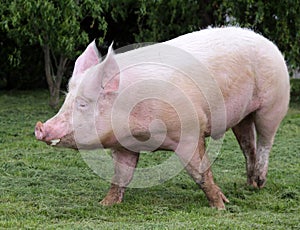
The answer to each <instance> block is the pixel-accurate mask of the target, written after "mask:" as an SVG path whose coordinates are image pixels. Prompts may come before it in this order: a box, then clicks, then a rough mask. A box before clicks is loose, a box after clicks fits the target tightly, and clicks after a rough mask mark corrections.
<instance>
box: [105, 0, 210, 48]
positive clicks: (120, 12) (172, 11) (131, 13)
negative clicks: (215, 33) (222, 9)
mask: <svg viewBox="0 0 300 230" xmlns="http://www.w3.org/2000/svg"><path fill="white" fill-rule="evenodd" d="M110 5H111V14H112V18H113V19H114V20H115V21H126V23H130V20H134V24H132V26H135V30H134V31H133V33H134V38H135V42H160V41H165V40H169V39H171V38H174V37H176V36H179V35H182V34H185V33H188V32H192V31H195V30H199V28H203V27H206V26H208V25H209V24H212V23H213V20H212V4H207V1H204V0H198V1H182V0H171V1H164V0H151V1H147V0H138V1H134V0H129V1H116V0H115V1H111V3H110Z"/></svg>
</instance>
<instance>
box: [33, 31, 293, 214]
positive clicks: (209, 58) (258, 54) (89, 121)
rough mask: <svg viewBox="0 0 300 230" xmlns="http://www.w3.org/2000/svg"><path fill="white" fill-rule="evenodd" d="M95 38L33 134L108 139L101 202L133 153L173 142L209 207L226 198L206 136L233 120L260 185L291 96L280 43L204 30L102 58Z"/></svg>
mask: <svg viewBox="0 0 300 230" xmlns="http://www.w3.org/2000/svg"><path fill="white" fill-rule="evenodd" d="M100 59H101V58H100V56H99V54H98V51H97V48H96V46H95V43H94V42H92V43H91V44H90V45H89V46H88V47H87V48H86V50H85V51H84V52H83V53H82V54H81V56H80V57H78V59H77V60H76V63H75V68H74V72H73V76H72V78H71V80H70V82H69V93H68V94H67V96H66V99H65V102H64V104H63V106H62V108H61V109H60V111H59V112H58V114H57V115H56V116H54V117H53V118H51V119H49V120H48V121H47V122H45V123H44V124H43V123H41V122H38V123H37V124H36V127H35V135H36V138H37V139H38V140H41V141H44V142H46V143H47V144H51V145H53V146H63V147H69V148H74V149H97V148H111V149H112V157H113V160H114V164H115V174H114V176H113V179H112V184H111V188H110V190H109V192H108V194H107V195H106V197H105V198H104V199H103V200H102V201H101V204H102V205H112V204H115V203H120V202H121V201H122V199H123V196H124V192H125V188H126V187H127V186H128V185H129V183H130V181H131V180H132V177H133V174H134V170H135V168H136V165H137V162H138V158H139V152H140V151H142V150H148V151H156V150H159V149H166V150H172V151H175V153H176V154H177V156H178V157H179V159H180V160H181V162H182V163H183V165H184V167H185V169H186V170H187V172H188V173H189V174H190V175H191V177H192V178H193V179H194V180H195V182H196V183H197V184H198V185H199V186H200V188H201V189H202V190H203V191H204V193H205V195H206V197H207V199H208V201H209V204H210V206H212V207H216V208H218V209H224V208H225V206H224V202H228V200H227V198H226V197H225V196H224V195H223V193H222V192H221V190H220V188H219V187H218V186H217V185H216V184H215V183H214V180H213V175H212V172H211V169H210V163H209V159H208V157H207V156H206V154H205V138H206V137H212V138H213V139H218V138H220V137H221V136H222V135H223V134H224V133H225V132H226V131H227V130H228V129H230V128H232V130H233V132H234V134H235V136H236V138H237V140H238V142H239V144H240V147H241V149H242V151H243V153H244V156H245V158H246V170H247V177H248V180H247V182H248V184H250V185H252V186H254V187H258V188H261V187H263V186H264V185H265V182H266V175H267V170H268V159H269V153H270V150H271V147H272V144H273V141H274V136H275V133H276V131H277V129H278V127H279V124H280V122H281V120H282V119H283V117H284V116H285V114H286V112H287V109H288V103H289V75H288V71H287V67H286V64H285V61H284V59H283V57H282V55H281V53H280V51H279V50H278V49H277V47H276V46H275V45H274V44H273V43H272V42H270V41H269V40H267V39H266V38H264V37H262V36H261V35H258V34H256V33H254V32H252V31H250V30H247V29H241V28H235V27H228V28H215V29H205V30H201V31H198V32H194V33H190V34H186V35H183V36H180V37H178V38H175V39H173V40H170V41H167V42H164V43H159V44H155V45H151V46H148V47H143V48H139V49H136V50H132V51H128V52H125V53H122V54H115V53H114V51H113V50H112V47H110V48H109V50H108V54H107V56H106V58H105V59H104V60H103V61H102V62H100V61H101V60H100Z"/></svg>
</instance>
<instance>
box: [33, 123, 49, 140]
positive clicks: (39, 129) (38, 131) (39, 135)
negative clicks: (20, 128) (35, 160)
mask: <svg viewBox="0 0 300 230" xmlns="http://www.w3.org/2000/svg"><path fill="white" fill-rule="evenodd" d="M34 133H35V137H36V139H38V140H40V141H41V140H43V139H44V138H45V136H46V133H45V128H44V125H43V123H42V122H40V121H38V122H37V123H36V125H35V130H34Z"/></svg>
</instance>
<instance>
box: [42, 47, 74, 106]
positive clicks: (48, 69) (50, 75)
mask: <svg viewBox="0 0 300 230" xmlns="http://www.w3.org/2000/svg"><path fill="white" fill-rule="evenodd" d="M43 50H44V60H45V74H46V79H47V83H48V87H49V91H50V101H49V105H50V106H51V107H52V108H57V107H58V104H59V93H60V86H61V81H62V78H63V75H64V72H65V67H66V64H67V61H68V59H67V58H65V57H63V56H60V59H59V63H58V64H56V63H55V69H56V70H57V72H56V74H55V73H54V70H53V65H52V61H51V57H50V48H49V45H45V46H44V47H43Z"/></svg>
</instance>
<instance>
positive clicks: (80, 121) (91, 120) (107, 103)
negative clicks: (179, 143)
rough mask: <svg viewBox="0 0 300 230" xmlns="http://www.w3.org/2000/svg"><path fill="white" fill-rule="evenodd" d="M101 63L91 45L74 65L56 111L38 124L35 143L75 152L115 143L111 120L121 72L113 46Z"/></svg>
mask: <svg viewBox="0 0 300 230" xmlns="http://www.w3.org/2000/svg"><path fill="white" fill-rule="evenodd" d="M100 61H101V58H100V56H99V54H98V50H97V47H96V45H95V42H92V43H91V44H90V45H89V46H88V47H87V48H86V50H85V51H84V52H83V53H82V54H81V55H80V56H79V57H78V59H77V60H76V62H75V67H74V71H73V75H72V77H71V79H70V81H69V92H68V94H67V96H66V99H65V102H64V104H63V106H62V107H61V109H60V110H59V112H58V113H57V114H56V115H55V116H54V117H53V118H51V119H49V120H48V121H46V122H45V123H44V124H43V123H42V122H37V124H36V127H35V136H36V138H37V139H38V140H40V141H44V142H46V143H47V144H49V145H53V146H61V147H68V148H75V149H94V148H99V147H106V146H109V145H110V144H111V143H113V142H114V141H115V138H114V135H113V132H112V128H111V122H110V117H111V110H112V104H113V101H114V99H115V98H116V96H117V91H118V88H119V82H120V73H119V68H118V65H117V62H116V61H115V58H114V51H113V50H112V46H110V47H109V50H108V53H107V56H106V58H105V59H104V60H103V61H102V62H101V63H99V62H100Z"/></svg>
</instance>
